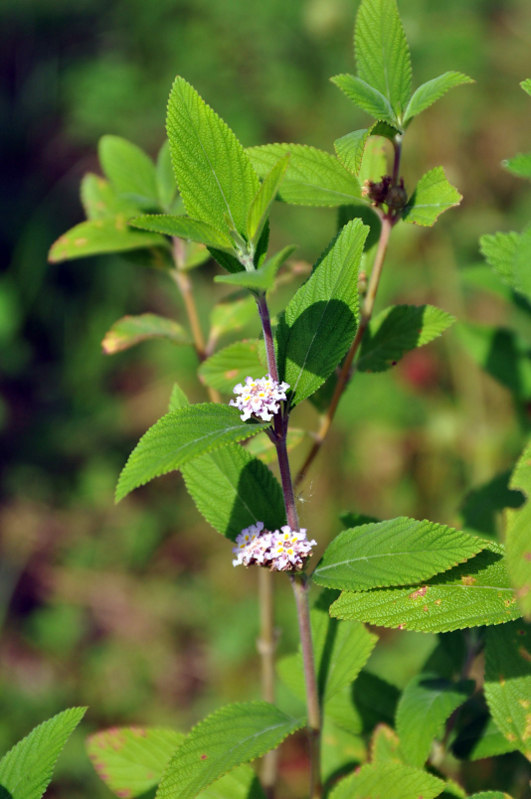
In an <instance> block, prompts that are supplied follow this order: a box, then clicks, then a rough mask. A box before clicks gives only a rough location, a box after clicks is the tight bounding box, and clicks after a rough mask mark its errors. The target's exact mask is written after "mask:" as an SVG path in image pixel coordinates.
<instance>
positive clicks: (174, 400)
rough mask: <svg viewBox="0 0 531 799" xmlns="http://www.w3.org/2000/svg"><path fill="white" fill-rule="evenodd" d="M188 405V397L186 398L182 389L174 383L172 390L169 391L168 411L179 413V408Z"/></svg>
mask: <svg viewBox="0 0 531 799" xmlns="http://www.w3.org/2000/svg"><path fill="white" fill-rule="evenodd" d="M188 404H189V402H188V397H187V396H186V394H185V393H184V391H183V390H182V388H181V387H180V386H179V385H178V384H177V383H174V384H173V388H172V390H171V395H170V401H169V404H168V410H169V411H180V410H181V408H184V407H185V406H186V405H188Z"/></svg>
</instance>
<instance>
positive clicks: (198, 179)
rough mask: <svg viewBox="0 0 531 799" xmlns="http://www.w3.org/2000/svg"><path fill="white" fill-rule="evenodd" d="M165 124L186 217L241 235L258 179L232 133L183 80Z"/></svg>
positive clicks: (174, 88)
mask: <svg viewBox="0 0 531 799" xmlns="http://www.w3.org/2000/svg"><path fill="white" fill-rule="evenodd" d="M166 126H167V133H168V139H169V142H170V150H171V157H172V163H173V170H174V172H175V177H176V179H177V185H178V187H179V191H180V194H181V197H182V198H183V200H184V205H185V208H186V211H187V213H188V215H189V216H190V217H192V218H193V219H198V220H200V221H202V222H206V223H207V224H208V225H211V226H212V227H214V228H216V229H217V230H222V231H224V232H226V233H229V234H230V233H232V232H235V231H237V232H239V233H240V234H245V232H246V227H247V215H248V213H249V209H250V207H251V205H252V202H253V200H254V197H255V195H256V193H257V191H258V189H259V181H258V177H257V176H256V173H255V172H254V170H253V168H252V166H251V163H250V161H249V158H248V156H247V155H246V153H245V151H244V149H243V147H242V146H241V144H240V142H239V141H238V139H237V138H236V136H235V135H234V133H233V132H232V130H231V129H230V128H229V127H228V126H227V125H226V124H225V122H223V120H222V119H220V117H219V116H218V115H217V114H216V113H215V112H214V111H213V110H212V109H211V108H210V106H208V105H207V104H206V103H205V102H204V100H203V99H202V98H201V97H200V96H199V94H198V93H197V92H196V91H195V89H194V88H193V87H192V86H190V84H189V83H187V82H186V81H185V80H184V78H181V77H177V78H175V81H174V83H173V86H172V90H171V93H170V99H169V101H168V116H167V122H166Z"/></svg>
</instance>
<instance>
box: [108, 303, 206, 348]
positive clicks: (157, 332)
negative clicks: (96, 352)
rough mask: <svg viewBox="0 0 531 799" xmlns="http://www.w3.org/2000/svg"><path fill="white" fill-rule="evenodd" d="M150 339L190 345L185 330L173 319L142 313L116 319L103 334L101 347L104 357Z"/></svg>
mask: <svg viewBox="0 0 531 799" xmlns="http://www.w3.org/2000/svg"><path fill="white" fill-rule="evenodd" d="M151 338H165V339H168V340H169V341H172V342H173V343H174V344H191V343H192V342H191V339H190V336H189V335H188V333H187V332H186V330H185V329H184V328H183V327H182V325H179V324H178V323H177V322H174V321H173V319H165V318H164V317H163V316H158V315H157V314H154V313H144V314H140V315H139V316H124V317H122V318H121V319H118V321H117V322H115V323H114V325H113V326H112V327H111V328H110V329H109V330H108V331H107V333H106V334H105V338H104V339H103V341H102V343H101V346H102V349H103V352H104V353H105V354H106V355H113V354H114V353H115V352H121V351H122V350H127V349H129V347H134V346H135V344H138V343H139V342H141V341H147V340H148V339H151Z"/></svg>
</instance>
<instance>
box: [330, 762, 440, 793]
mask: <svg viewBox="0 0 531 799" xmlns="http://www.w3.org/2000/svg"><path fill="white" fill-rule="evenodd" d="M443 790H444V782H443V781H442V780H440V779H438V778H437V777H433V776H432V775H431V774H427V773H426V772H425V771H421V770H420V769H417V768H413V767H412V766H404V765H402V764H401V763H367V764H365V765H364V766H362V767H361V768H360V769H357V770H356V772H355V773H354V774H351V775H350V776H349V777H345V779H343V780H341V781H340V782H338V784H337V785H336V787H335V788H333V790H332V791H331V793H330V799H376V797H378V798H379V797H382V798H383V797H384V796H385V797H391V796H392V797H393V799H413V797H415V799H417V797H421V796H422V799H434V797H435V796H438V795H439V794H440V793H442V791H443Z"/></svg>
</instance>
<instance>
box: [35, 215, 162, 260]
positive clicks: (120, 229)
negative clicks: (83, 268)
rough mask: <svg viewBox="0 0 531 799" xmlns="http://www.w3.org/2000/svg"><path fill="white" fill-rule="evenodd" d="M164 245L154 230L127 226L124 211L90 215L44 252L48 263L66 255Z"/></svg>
mask: <svg viewBox="0 0 531 799" xmlns="http://www.w3.org/2000/svg"><path fill="white" fill-rule="evenodd" d="M159 246H166V240H165V239H164V238H163V237H162V236H158V235H156V234H155V233H141V232H140V231H136V230H131V228H130V227H128V224H127V217H126V215H125V214H118V215H117V216H114V217H105V218H103V219H92V220H89V221H88V222H81V224H79V225H76V226H75V227H73V228H71V229H70V230H68V231H67V232H66V233H63V235H62V236H60V237H59V238H58V239H57V241H56V242H55V243H54V244H53V245H52V247H51V249H50V252H49V254H48V260H49V261H50V262H51V263H58V262H59V261H67V260H68V259H69V258H84V257H86V256H88V255H101V254H102V253H108V252H126V251H127V250H138V249H141V248H143V247H159Z"/></svg>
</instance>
